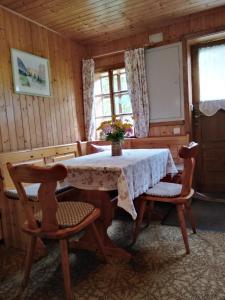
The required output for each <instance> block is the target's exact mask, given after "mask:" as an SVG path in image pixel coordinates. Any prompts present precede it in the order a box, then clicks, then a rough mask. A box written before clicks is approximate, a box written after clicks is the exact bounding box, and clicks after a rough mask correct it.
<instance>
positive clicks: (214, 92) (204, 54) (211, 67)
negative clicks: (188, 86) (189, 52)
mask: <svg viewBox="0 0 225 300" xmlns="http://www.w3.org/2000/svg"><path fill="white" fill-rule="evenodd" d="M224 57H225V44H222V45H214V46H210V47H202V48H200V49H199V54H198V63H199V88H200V101H211V100H224V99H225V60H224Z"/></svg>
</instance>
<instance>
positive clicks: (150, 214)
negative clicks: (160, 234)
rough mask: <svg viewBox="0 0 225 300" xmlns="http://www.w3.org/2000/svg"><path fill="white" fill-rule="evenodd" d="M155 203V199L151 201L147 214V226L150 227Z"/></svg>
mask: <svg viewBox="0 0 225 300" xmlns="http://www.w3.org/2000/svg"><path fill="white" fill-rule="evenodd" d="M154 204H155V202H154V201H149V203H148V214H147V225H146V227H148V226H149V224H150V221H151V216H152V213H153V210H154Z"/></svg>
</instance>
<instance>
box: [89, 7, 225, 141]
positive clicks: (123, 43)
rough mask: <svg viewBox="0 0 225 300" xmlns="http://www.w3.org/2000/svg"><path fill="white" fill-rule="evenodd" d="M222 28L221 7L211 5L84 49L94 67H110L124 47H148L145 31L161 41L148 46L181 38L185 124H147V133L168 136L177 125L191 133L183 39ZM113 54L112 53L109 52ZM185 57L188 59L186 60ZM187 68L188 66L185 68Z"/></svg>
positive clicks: (224, 24) (224, 11) (224, 20)
mask: <svg viewBox="0 0 225 300" xmlns="http://www.w3.org/2000/svg"><path fill="white" fill-rule="evenodd" d="M222 30H223V31H225V7H220V8H215V9H211V10H208V11H204V12H201V13H197V14H192V15H189V16H187V17H183V18H180V19H175V20H174V23H173V24H169V25H166V26H165V24H164V25H163V23H162V25H160V26H158V27H157V26H156V27H155V28H154V29H152V30H149V31H147V30H146V31H145V32H144V27H143V33H141V34H138V35H134V36H131V37H127V38H123V39H118V40H115V41H110V42H101V43H95V44H93V45H89V48H88V52H89V56H90V57H95V65H96V67H97V68H101V67H102V66H104V68H107V64H108V65H109V66H110V67H111V66H112V65H113V63H114V64H115V65H117V64H118V63H123V62H124V56H123V55H124V54H123V53H124V50H126V49H134V48H138V47H146V46H149V40H148V38H149V34H154V33H158V32H162V33H163V39H164V40H163V42H162V43H159V44H155V45H152V47H154V46H157V47H158V46H161V45H165V44H170V43H175V42H178V41H182V44H183V70H184V73H183V75H184V76H183V77H184V101H185V124H183V125H180V124H179V122H178V123H177V124H172V125H171V124H170V123H168V124H163V125H154V124H150V135H151V136H170V135H173V130H174V128H175V127H179V128H180V131H181V133H182V134H185V133H189V134H191V132H192V129H191V126H192V124H191V112H190V109H189V103H191V96H192V95H191V88H190V85H191V82H190V78H191V77H190V72H189V70H188V63H189V65H190V54H189V53H188V49H187V43H186V39H188V38H191V37H198V36H200V35H205V34H211V33H213V32H219V31H222ZM113 53H115V54H113ZM188 60H189V62H188ZM189 69H190V67H189Z"/></svg>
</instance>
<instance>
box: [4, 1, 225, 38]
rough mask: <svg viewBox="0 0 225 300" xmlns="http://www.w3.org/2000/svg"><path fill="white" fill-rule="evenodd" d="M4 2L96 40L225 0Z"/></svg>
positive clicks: (63, 31)
mask: <svg viewBox="0 0 225 300" xmlns="http://www.w3.org/2000/svg"><path fill="white" fill-rule="evenodd" d="M0 4H1V5H3V6H5V7H7V8H9V9H12V10H14V11H16V12H17V13H20V14H22V15H24V16H26V17H28V18H31V19H32V20H35V21H36V22H38V23H41V24H43V25H45V26H47V27H48V28H51V29H53V30H55V31H57V32H60V33H61V34H65V35H67V36H68V37H70V38H74V39H76V40H79V41H82V42H85V43H95V42H97V41H98V42H100V41H101V42H103V41H109V40H115V39H118V38H124V37H126V36H132V35H135V34H136V35H139V34H140V33H141V32H143V30H144V29H145V28H146V29H153V28H155V27H158V26H160V25H161V24H162V22H163V23H164V24H165V23H166V24H167V25H168V23H170V24H171V23H172V22H173V21H174V18H178V17H183V16H187V15H190V14H192V13H196V12H200V11H203V10H209V9H210V8H214V7H219V6H221V5H224V4H225V1H224V0H213V1H212V0H204V1H202V0H170V1H168V0H167V1H166V0H138V1H137V0H113V1H107V0H89V1H82V0H76V1H74V0H65V1H62V0H51V1H43V0H36V1H33V0H23V1H18V0H0Z"/></svg>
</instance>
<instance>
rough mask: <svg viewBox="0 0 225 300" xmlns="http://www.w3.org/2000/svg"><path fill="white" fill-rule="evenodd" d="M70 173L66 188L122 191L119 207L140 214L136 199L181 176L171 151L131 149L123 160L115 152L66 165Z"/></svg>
mask: <svg viewBox="0 0 225 300" xmlns="http://www.w3.org/2000/svg"><path fill="white" fill-rule="evenodd" d="M61 163H63V164H64V165H65V166H66V167H67V169H68V176H67V178H66V180H65V182H66V184H68V185H72V186H75V187H77V188H80V189H91V190H103V191H108V190H115V189H117V190H118V206H120V207H122V208H123V209H125V210H126V211H127V212H129V213H130V214H131V215H132V217H133V219H135V218H136V216H137V213H136V210H135V208H134V204H133V199H134V198H135V197H137V196H139V195H140V194H142V193H144V192H146V191H147V190H148V188H149V187H152V186H154V185H155V184H156V183H158V182H159V181H160V179H161V178H163V177H164V176H165V175H166V174H167V173H174V174H176V173H177V169H176V167H175V165H174V162H173V158H172V156H171V153H170V150H169V149H129V150H123V155H122V156H111V151H104V152H100V153H96V154H91V155H85V156H81V157H78V158H73V159H69V160H65V161H62V162H61Z"/></svg>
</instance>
